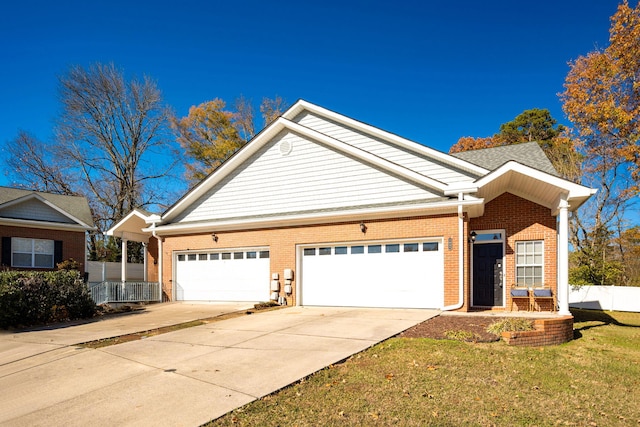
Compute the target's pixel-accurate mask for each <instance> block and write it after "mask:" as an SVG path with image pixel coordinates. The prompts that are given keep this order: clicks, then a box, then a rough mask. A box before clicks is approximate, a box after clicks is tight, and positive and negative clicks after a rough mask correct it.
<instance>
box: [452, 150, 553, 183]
mask: <svg viewBox="0 0 640 427" xmlns="http://www.w3.org/2000/svg"><path fill="white" fill-rule="evenodd" d="M452 155H453V156H455V157H457V158H459V159H462V160H466V161H467V162H470V163H473V164H475V165H478V166H481V167H483V168H485V169H489V170H495V169H498V168H499V167H500V166H502V165H503V164H505V163H507V162H508V161H511V160H513V161H516V162H518V163H521V164H523V165H525V166H529V167H532V168H534V169H537V170H539V171H542V172H546V173H548V174H551V175H555V176H559V174H558V172H557V171H556V169H555V168H554V167H553V165H552V164H551V161H550V160H549V158H548V157H547V155H546V154H545V153H544V151H543V150H542V148H540V145H539V144H538V143H537V142H524V143H522V144H514V145H504V146H502V147H493V148H483V149H480V150H471V151H463V152H460V153H453V154H452Z"/></svg>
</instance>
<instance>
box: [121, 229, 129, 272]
mask: <svg viewBox="0 0 640 427" xmlns="http://www.w3.org/2000/svg"><path fill="white" fill-rule="evenodd" d="M127 242H128V240H127V239H124V238H123V239H122V250H121V252H122V262H121V263H120V264H121V270H120V279H121V280H122V283H124V282H125V281H126V280H127Z"/></svg>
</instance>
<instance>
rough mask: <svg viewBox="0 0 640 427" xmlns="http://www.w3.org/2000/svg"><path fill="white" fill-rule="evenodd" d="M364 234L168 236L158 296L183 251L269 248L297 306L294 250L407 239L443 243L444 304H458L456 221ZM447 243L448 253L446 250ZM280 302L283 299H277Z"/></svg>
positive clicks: (408, 222)
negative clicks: (288, 275)
mask: <svg viewBox="0 0 640 427" xmlns="http://www.w3.org/2000/svg"><path fill="white" fill-rule="evenodd" d="M366 224H367V231H366V233H364V234H363V233H362V232H361V231H360V221H354V222H346V223H339V224H318V225H313V226H302V227H290V228H279V229H262V230H248V231H232V232H221V231H220V232H219V231H216V234H217V236H218V242H214V241H213V239H212V238H211V232H213V231H215V230H211V232H209V233H205V234H197V235H187V236H167V237H165V240H164V243H163V250H164V254H163V256H164V259H163V270H164V271H163V291H164V294H165V296H166V297H169V298H170V297H171V295H172V280H173V277H172V271H173V265H172V262H173V253H174V252H175V251H182V250H204V249H223V248H224V249H233V248H242V247H253V246H268V247H269V250H270V252H271V253H270V264H271V271H270V272H271V273H279V274H280V275H281V276H282V274H283V271H284V269H285V268H290V269H292V270H294V282H293V290H294V292H293V294H292V295H290V296H287V304H288V305H292V304H295V303H296V298H297V295H296V293H295V288H296V286H295V285H296V283H295V279H296V276H295V271H296V268H297V267H296V245H305V244H315V243H331V242H347V243H355V242H359V241H371V240H387V239H409V238H426V237H443V238H444V245H443V246H444V247H443V251H444V262H445V269H444V282H445V292H444V296H445V304H447V305H449V304H454V303H456V302H457V301H458V216H457V215H440V216H433V217H415V218H399V219H391V220H372V221H366ZM449 238H451V241H452V247H451V249H449V248H448V239H449ZM153 240H154V239H151V240H150V245H149V250H150V256H149V260H150V262H149V268H150V270H149V277H150V280H152V279H151V278H152V277H154V275H155V273H154V272H153V271H152V270H154V269H155V268H157V266H156V265H154V262H155V260H156V259H157V243H156V242H153ZM282 296H285V295H284V294H282Z"/></svg>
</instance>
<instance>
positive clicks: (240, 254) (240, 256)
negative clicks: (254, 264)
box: [233, 252, 244, 259]
mask: <svg viewBox="0 0 640 427" xmlns="http://www.w3.org/2000/svg"><path fill="white" fill-rule="evenodd" d="M233 259H244V252H234V253H233Z"/></svg>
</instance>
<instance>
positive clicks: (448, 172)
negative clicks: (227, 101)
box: [162, 101, 488, 223]
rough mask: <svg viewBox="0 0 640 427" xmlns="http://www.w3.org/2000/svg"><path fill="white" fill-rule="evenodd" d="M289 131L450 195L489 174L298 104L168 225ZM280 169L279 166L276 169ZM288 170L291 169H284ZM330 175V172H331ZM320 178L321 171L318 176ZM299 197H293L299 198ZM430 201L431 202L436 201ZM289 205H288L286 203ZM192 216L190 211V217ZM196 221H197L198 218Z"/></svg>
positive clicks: (180, 204)
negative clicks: (453, 191) (456, 189)
mask: <svg viewBox="0 0 640 427" xmlns="http://www.w3.org/2000/svg"><path fill="white" fill-rule="evenodd" d="M283 131H286V132H290V133H292V134H295V135H298V136H299V137H301V138H303V139H305V140H308V141H314V142H315V143H317V144H320V145H322V146H324V147H326V148H328V149H329V150H331V151H333V152H339V153H341V154H342V156H346V157H349V158H351V159H357V161H359V162H360V163H362V164H366V165H368V167H369V169H370V170H371V171H372V172H373V171H377V172H383V173H384V174H387V175H388V176H394V177H396V178H399V179H401V180H404V181H406V182H410V183H412V185H414V186H417V187H420V188H422V189H423V190H427V189H428V191H430V192H431V193H432V196H433V195H438V196H444V195H445V194H448V192H450V191H451V189H452V188H458V187H467V186H468V185H470V184H471V183H472V182H473V181H474V180H475V179H477V178H478V177H480V176H482V175H484V174H486V173H487V172H488V171H487V170H485V169H483V168H481V167H479V166H476V165H473V164H471V163H469V162H466V161H464V160H460V159H457V158H455V157H453V156H450V155H448V154H444V153H441V152H438V151H436V150H432V149H430V148H428V147H425V146H423V145H420V144H418V143H415V142H413V141H409V140H406V139H403V138H401V137H399V136H397V135H394V134H391V133H388V132H385V131H382V130H380V129H377V128H375V127H373V126H369V125H366V124H363V123H361V122H358V121H356V120H353V119H350V118H348V117H345V116H342V115H340V114H337V113H334V112H331V111H329V110H326V109H323V108H321V107H318V106H315V105H313V104H310V103H308V102H306V101H298V102H297V103H296V104H294V105H293V106H292V107H291V108H290V109H289V110H288V111H287V112H285V113H284V114H283V115H282V117H280V118H278V119H277V120H276V121H274V122H273V123H272V124H271V125H269V126H268V127H267V128H265V129H264V130H263V131H262V132H260V133H259V134H258V135H257V136H256V137H255V138H254V139H252V140H251V141H250V142H249V143H247V144H246V145H245V146H244V147H243V148H242V149H240V150H239V151H238V152H236V153H235V154H234V155H233V156H232V157H231V158H229V159H228V160H227V161H226V162H224V163H223V164H222V165H221V166H220V167H218V168H217V169H216V170H215V171H214V172H213V173H212V174H210V175H209V176H208V177H207V178H205V179H204V180H203V181H202V182H201V183H200V184H198V185H197V186H196V187H194V188H193V189H192V190H190V191H189V192H188V193H187V194H185V196H183V197H182V198H181V199H180V200H178V201H177V202H176V203H175V204H174V205H173V206H172V207H170V208H169V209H168V210H167V211H166V212H165V213H164V215H163V216H162V222H163V223H167V222H174V221H176V220H185V219H187V217H189V216H190V215H191V212H193V211H194V209H195V206H191V205H192V204H196V205H202V204H203V203H204V202H203V199H202V198H203V197H206V198H210V197H211V196H212V195H213V193H215V191H217V190H216V189H220V186H219V185H218V184H219V183H221V182H222V181H223V180H225V179H226V178H227V177H228V176H230V175H233V176H235V175H237V173H236V172H234V171H235V170H236V169H238V171H240V170H244V169H246V165H244V163H245V162H247V161H251V160H250V159H251V158H252V156H254V155H255V154H256V153H257V152H258V151H260V150H262V149H263V147H264V146H265V145H266V144H269V143H270V142H271V140H272V139H274V138H276V137H280V133H281V132H283ZM278 167H280V166H277V165H275V164H274V165H273V169H274V170H275V169H276V168H278ZM282 167H284V168H285V170H286V167H287V166H282ZM327 170H330V168H329V169H327ZM318 173H320V172H318ZM295 196H296V195H291V197H295ZM432 196H428V197H432ZM286 205H288V204H286ZM187 211H188V212H187ZM192 218H195V217H193V216H192Z"/></svg>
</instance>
